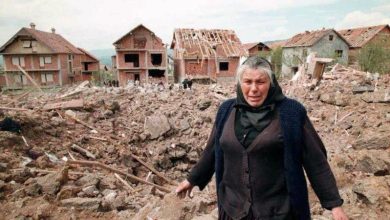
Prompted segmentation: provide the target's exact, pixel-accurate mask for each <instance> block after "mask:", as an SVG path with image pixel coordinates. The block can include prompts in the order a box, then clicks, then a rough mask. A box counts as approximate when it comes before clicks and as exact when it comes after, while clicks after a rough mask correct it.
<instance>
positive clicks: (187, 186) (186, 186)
mask: <svg viewBox="0 0 390 220" xmlns="http://www.w3.org/2000/svg"><path fill="white" fill-rule="evenodd" d="M192 188H194V186H192V185H191V183H190V182H188V180H184V181H183V182H181V183H180V184H179V185H178V186H177V188H176V194H177V196H178V197H179V198H181V199H183V198H185V197H186V195H188V197H190V194H191V191H192Z"/></svg>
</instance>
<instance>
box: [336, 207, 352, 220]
mask: <svg viewBox="0 0 390 220" xmlns="http://www.w3.org/2000/svg"><path fill="white" fill-rule="evenodd" d="M332 215H333V219H334V220H348V217H347V215H346V214H345V213H344V210H343V208H341V207H335V208H333V209H332Z"/></svg>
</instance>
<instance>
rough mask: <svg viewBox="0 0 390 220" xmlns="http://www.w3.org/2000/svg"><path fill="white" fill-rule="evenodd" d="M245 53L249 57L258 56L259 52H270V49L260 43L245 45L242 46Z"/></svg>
mask: <svg viewBox="0 0 390 220" xmlns="http://www.w3.org/2000/svg"><path fill="white" fill-rule="evenodd" d="M242 46H243V47H244V48H245V49H246V50H247V51H248V54H249V56H256V55H259V53H261V52H270V51H271V48H269V47H268V46H267V45H265V44H264V43H262V42H255V43H247V44H243V45H242Z"/></svg>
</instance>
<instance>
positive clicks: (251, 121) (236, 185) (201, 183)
mask: <svg viewBox="0 0 390 220" xmlns="http://www.w3.org/2000/svg"><path fill="white" fill-rule="evenodd" d="M237 80H238V85H237V98H236V99H231V100H227V101H225V102H224V103H223V104H222V105H221V106H220V108H219V110H218V113H217V118H216V120H215V124H214V127H213V130H212V132H211V135H210V138H209V140H208V143H207V146H206V149H205V151H204V153H203V155H202V157H201V159H200V160H199V162H198V163H197V164H196V166H194V168H193V169H192V170H191V172H190V175H189V176H188V178H187V180H185V181H183V182H182V183H180V184H179V186H178V187H177V189H176V193H178V195H179V197H181V198H184V197H185V196H186V194H189V193H190V192H191V190H192V188H193V187H194V186H198V187H199V188H200V189H201V190H202V189H203V188H204V187H205V186H206V185H207V183H208V182H209V181H210V179H211V177H212V175H213V173H214V171H215V173H216V181H217V196H218V208H219V219H305V220H306V219H310V208H309V201H308V191H307V185H306V179H305V175H304V170H305V171H306V174H307V177H308V179H309V180H310V183H311V185H312V187H313V189H314V191H315V193H316V194H317V196H318V198H319V199H320V202H321V205H322V206H323V207H324V208H326V209H329V210H332V214H333V218H334V219H337V220H344V219H347V217H346V215H345V214H344V211H343V210H342V208H341V205H342V203H343V200H342V199H341V198H340V195H339V193H338V189H337V186H336V181H335V178H334V176H333V174H332V171H331V169H330V167H329V164H328V162H327V160H326V151H325V147H324V145H323V143H322V141H321V139H320V137H319V136H318V134H317V132H316V131H315V129H314V128H313V125H312V124H311V122H310V120H309V118H308V117H307V115H306V110H305V108H304V107H303V106H302V104H300V103H299V102H297V101H295V100H292V99H289V98H286V97H285V96H284V95H283V93H282V90H281V88H280V87H279V85H278V82H277V81H276V78H275V75H274V74H273V73H272V69H271V65H270V64H269V62H268V61H266V60H265V59H262V58H259V57H250V58H248V59H247V60H246V61H245V62H244V63H243V64H242V65H241V66H240V67H239V69H238V71H237ZM303 168H304V170H303Z"/></svg>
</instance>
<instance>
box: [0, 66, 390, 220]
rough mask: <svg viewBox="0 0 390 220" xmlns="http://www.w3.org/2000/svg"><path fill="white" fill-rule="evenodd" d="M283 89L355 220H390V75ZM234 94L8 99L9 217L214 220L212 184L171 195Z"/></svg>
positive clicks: (75, 93)
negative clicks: (302, 109)
mask: <svg viewBox="0 0 390 220" xmlns="http://www.w3.org/2000/svg"><path fill="white" fill-rule="evenodd" d="M281 86H282V88H283V89H284V91H285V93H286V94H287V95H289V96H292V97H293V98H295V99H298V100H299V101H301V102H302V103H303V104H304V105H305V106H306V108H307V110H308V114H309V117H310V118H311V119H312V121H313V124H314V126H315V128H316V129H317V131H318V132H319V134H320V136H321V138H322V139H323V141H324V143H325V145H326V147H327V150H328V158H329V161H330V163H331V166H332V168H333V171H334V173H335V175H336V178H337V180H338V184H339V187H340V191H341V194H342V196H343V198H344V200H345V206H344V207H345V209H346V212H347V214H348V215H349V216H350V217H351V218H353V219H367V218H368V219H385V218H386V217H387V216H388V215H389V214H390V212H389V210H390V205H389V204H390V203H389V198H390V192H389V190H388V189H389V187H390V172H389V171H390V133H389V132H388V131H389V130H390V108H389V106H390V76H389V75H375V74H368V73H364V72H359V71H356V70H353V69H350V68H346V67H342V66H335V67H334V68H333V69H332V70H331V71H330V72H326V73H324V75H323V77H322V80H321V81H313V80H312V79H310V78H309V77H307V76H302V77H301V78H300V79H298V80H296V81H294V82H290V81H288V80H282V82H281ZM234 93H235V86H234V84H226V85H223V86H221V85H215V84H214V85H211V86H210V85H198V84H196V85H194V86H193V88H192V90H183V89H180V88H178V87H173V88H171V90H170V89H164V88H161V87H159V86H156V85H144V86H139V85H133V84H129V85H128V86H127V87H124V88H116V87H114V88H112V87H94V86H91V85H90V84H89V83H88V82H85V83H82V84H80V85H78V86H74V87H68V88H63V89H53V90H51V91H45V92H44V93H42V92H35V91H32V90H31V91H23V93H21V94H15V93H11V94H2V95H1V99H0V121H3V122H4V123H3V124H7V125H10V124H11V125H13V126H8V127H7V126H1V127H0V130H1V131H0V143H1V144H0V161H1V163H0V206H1V207H2V210H4V211H3V212H2V213H0V218H1V219H29V218H33V219H40V218H60V219H62V218H64V216H66V217H67V218H71V219H112V218H114V219H216V216H217V210H216V195H215V185H214V181H212V182H211V183H210V184H209V186H208V187H206V189H205V190H204V191H202V192H199V191H195V192H194V194H195V197H194V198H193V199H189V198H187V199H185V200H180V199H178V198H177V197H176V196H175V194H174V193H173V191H174V189H175V187H176V184H177V183H178V182H180V181H182V180H183V179H184V178H185V177H186V176H187V175H188V172H189V170H190V169H191V167H192V166H193V165H194V164H195V163H196V162H197V160H198V159H199V157H200V155H201V154H202V151H203V149H204V147H205V145H206V142H207V138H208V135H209V133H210V131H211V129H212V126H213V122H214V117H215V114H216V111H217V108H218V106H219V105H220V103H221V102H222V101H223V100H225V99H227V98H229V97H233V96H234ZM11 122H12V123H11ZM18 126H19V127H18ZM3 127H5V128H4V129H3ZM10 127H12V128H16V129H9V128H10ZM310 200H311V204H312V210H311V211H312V213H313V218H314V219H330V216H331V214H330V212H329V211H325V210H323V209H322V208H321V207H320V204H319V202H318V201H317V199H316V197H315V196H314V193H313V192H310Z"/></svg>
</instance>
